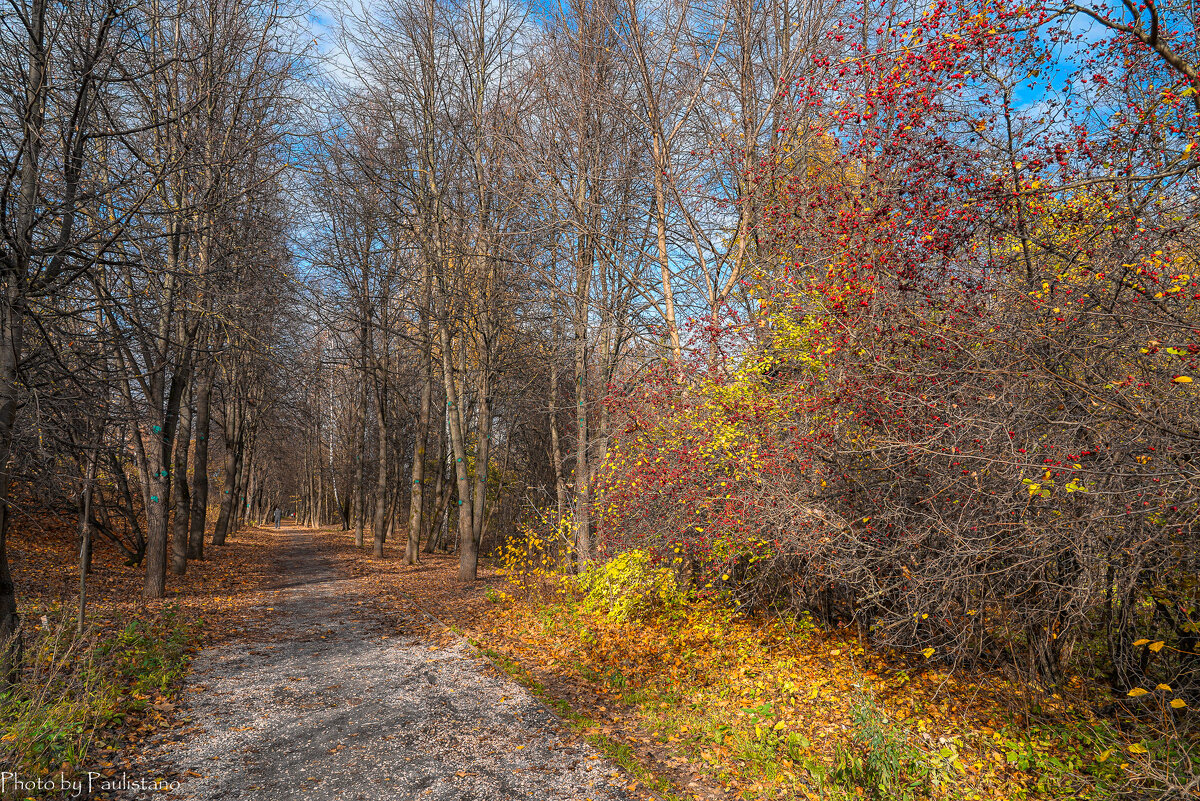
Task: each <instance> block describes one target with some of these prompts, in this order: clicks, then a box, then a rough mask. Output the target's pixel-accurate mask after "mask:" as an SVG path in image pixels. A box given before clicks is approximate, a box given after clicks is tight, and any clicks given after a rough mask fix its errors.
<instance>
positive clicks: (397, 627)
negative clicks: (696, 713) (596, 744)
mask: <svg viewBox="0 0 1200 801" xmlns="http://www.w3.org/2000/svg"><path fill="white" fill-rule="evenodd" d="M280 537H281V539H282V540H283V541H282V542H281V544H280V555H279V564H280V567H281V570H282V572H283V574H284V575H285V576H287V578H286V580H284V581H283V582H282V583H281V585H280V586H279V587H278V588H277V591H276V594H275V601H274V602H273V607H272V609H273V610H274V611H273V612H272V613H271V614H272V617H271V620H270V622H269V623H268V624H266V626H265V628H264V629H263V630H262V632H261V634H260V635H255V636H254V637H253V639H252V640H247V641H235V642H233V643H231V644H227V645H224V646H221V647H220V648H212V649H206V650H205V651H203V652H202V653H201V654H199V655H198V656H197V658H196V659H195V661H194V662H193V673H192V675H191V677H190V679H189V685H188V687H187V688H186V690H185V693H184V697H185V698H186V699H187V700H186V705H185V709H184V710H183V715H184V719H185V720H188V719H190V724H189V725H190V726H191V728H189V729H184V730H183V731H182V732H181V731H178V730H177V731H176V732H175V733H174V736H176V737H180V736H182V738H183V739H182V741H181V742H169V741H167V740H165V739H164V740H161V741H160V742H158V744H157V745H156V746H155V748H154V750H152V751H151V753H150V757H151V760H152V762H153V763H154V764H155V765H157V767H158V768H159V770H160V771H161V774H160V775H162V776H164V777H165V778H166V779H168V780H176V779H183V780H184V784H183V785H182V787H181V789H180V790H179V791H178V792H177V793H175V794H172V795H171V796H169V797H182V798H195V799H205V800H206V801H216V799H254V800H255V801H269V800H271V799H292V798H299V797H301V796H303V797H305V798H313V799H324V798H329V799H364V800H366V801H376V800H377V799H390V798H412V799H425V798H429V799H445V800H446V801H466V800H467V799H595V801H604V800H606V799H613V800H614V801H616V800H618V799H621V800H624V799H627V798H628V796H627V795H626V794H625V793H624V792H623V790H622V789H621V788H622V787H623V786H624V785H625V784H627V783H628V782H629V781H630V780H629V778H628V777H627V776H624V775H623V774H622V773H620V772H619V771H618V770H617V769H616V768H614V766H613V765H612V764H611V763H609V762H608V761H606V760H604V759H602V758H599V757H598V756H597V754H596V753H595V752H594V751H593V750H592V749H591V748H590V747H589V746H588V745H586V744H584V743H581V742H579V741H578V740H576V739H575V738H573V737H571V736H570V735H569V734H568V733H566V732H565V731H564V730H563V729H562V727H561V725H560V723H559V721H558V720H557V719H556V718H555V717H554V716H553V715H552V714H551V713H550V712H548V711H547V710H546V709H545V708H544V707H543V706H542V705H541V704H540V703H539V702H537V701H536V700H535V699H533V698H532V697H531V696H530V695H529V693H528V692H527V691H526V690H525V689H524V688H522V687H520V686H519V685H517V684H515V683H513V682H512V681H511V680H510V679H508V678H507V677H505V676H503V675H498V674H497V671H495V669H494V668H493V667H492V666H491V665H490V664H489V663H487V662H486V660H483V659H481V658H479V657H478V656H476V655H475V654H474V653H473V651H472V649H471V647H470V646H469V645H468V644H467V643H465V642H463V641H462V640H461V639H460V638H456V637H451V636H449V635H448V634H447V633H446V632H445V631H444V630H440V631H439V630H438V628H437V627H434V626H431V625H430V623H429V622H428V620H427V619H425V618H424V617H423V616H422V615H421V613H420V612H418V611H415V610H414V611H412V612H408V613H404V614H403V615H402V616H401V618H400V619H399V620H390V621H387V622H381V621H379V620H378V614H376V612H375V609H374V607H373V606H372V605H371V604H370V602H369V599H368V598H367V597H366V596H365V595H364V593H363V591H362V590H361V588H360V587H359V586H358V582H357V581H356V580H354V579H345V578H341V577H340V576H339V575H338V574H337V572H336V571H335V569H334V567H333V565H332V564H331V563H330V562H329V561H327V560H325V559H324V558H322V556H321V553H320V550H319V549H318V547H317V546H316V543H315V542H314V540H313V537H312V535H311V533H310V532H308V531H307V530H304V529H284V530H283V532H282V533H281V534H280ZM141 797H143V798H157V799H162V798H164V797H168V796H164V794H162V793H157V794H154V795H147V796H141Z"/></svg>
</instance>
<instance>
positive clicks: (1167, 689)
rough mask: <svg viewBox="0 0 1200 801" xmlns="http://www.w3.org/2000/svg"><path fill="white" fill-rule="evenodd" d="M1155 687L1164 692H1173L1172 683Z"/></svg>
mask: <svg viewBox="0 0 1200 801" xmlns="http://www.w3.org/2000/svg"><path fill="white" fill-rule="evenodd" d="M1154 689H1156V690H1162V691H1163V692H1164V693H1169V692H1171V685H1170V684H1160V685H1158V686H1157V687H1155V688H1154Z"/></svg>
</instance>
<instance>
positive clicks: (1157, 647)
mask: <svg viewBox="0 0 1200 801" xmlns="http://www.w3.org/2000/svg"><path fill="white" fill-rule="evenodd" d="M1164 645H1166V643H1165V642H1163V641H1162V640H1159V641H1158V642H1152V643H1150V644H1149V645H1147V646H1146V647H1147V648H1149V649H1150V650H1151V651H1153V652H1154V653H1156V654H1157V653H1158V652H1159V651H1161V650H1162V649H1163V646H1164Z"/></svg>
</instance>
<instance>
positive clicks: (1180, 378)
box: [1171, 375, 1192, 384]
mask: <svg viewBox="0 0 1200 801" xmlns="http://www.w3.org/2000/svg"><path fill="white" fill-rule="evenodd" d="M1171 380H1172V381H1174V382H1175V383H1176V384H1190V383H1192V379H1191V378H1189V377H1188V376H1186V375H1177V376H1175V377H1174V378H1172V379H1171Z"/></svg>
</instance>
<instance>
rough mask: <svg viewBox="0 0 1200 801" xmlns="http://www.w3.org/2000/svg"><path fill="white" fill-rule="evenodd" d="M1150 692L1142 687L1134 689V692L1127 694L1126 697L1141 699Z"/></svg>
mask: <svg viewBox="0 0 1200 801" xmlns="http://www.w3.org/2000/svg"><path fill="white" fill-rule="evenodd" d="M1149 692H1150V691H1149V690H1143V689H1142V688H1141V687H1134V688H1133V689H1132V690H1130V691H1129V692H1128V693H1126V695H1128V696H1129V697H1130V698H1139V697H1141V696H1143V695H1146V694H1147V693H1149Z"/></svg>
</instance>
